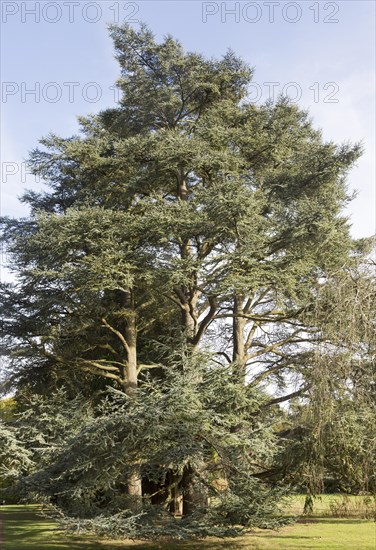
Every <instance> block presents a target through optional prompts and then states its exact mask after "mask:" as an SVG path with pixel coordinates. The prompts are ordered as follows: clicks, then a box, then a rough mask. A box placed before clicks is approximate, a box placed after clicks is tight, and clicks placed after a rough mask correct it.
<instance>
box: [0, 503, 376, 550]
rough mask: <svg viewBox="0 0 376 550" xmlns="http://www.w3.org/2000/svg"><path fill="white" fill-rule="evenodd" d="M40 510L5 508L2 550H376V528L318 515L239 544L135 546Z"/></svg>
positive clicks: (0, 529) (0, 537)
mask: <svg viewBox="0 0 376 550" xmlns="http://www.w3.org/2000/svg"><path fill="white" fill-rule="evenodd" d="M326 500H328V499H325V498H324V499H323V501H324V504H326ZM303 502H304V500H303V499H302V498H301V497H296V498H295V499H294V501H293V503H292V504H293V505H296V506H298V505H300V504H302V503H303ZM328 506H329V505H328ZM327 509H329V508H327ZM38 511H39V509H38V507H36V506H1V507H0V520H1V527H0V533H1V534H0V548H1V549H2V550H124V549H126V548H129V549H133V550H157V549H160V550H173V549H177V550H179V549H180V550H200V549H204V550H208V549H213V550H227V549H228V550H237V549H239V550H241V549H243V550H245V549H249V550H257V549H259V550H263V549H266V550H279V549H281V550H282V549H283V550H290V549H291V550H292V549H295V548H296V549H302V550H304V549H321V550H366V549H369V550H375V549H376V523H375V522H373V521H367V520H364V519H358V518H333V517H331V518H329V517H319V516H318V515H316V516H312V517H310V518H306V519H305V520H302V522H300V523H297V524H294V525H290V526H288V527H284V528H282V529H280V530H279V531H261V530H257V531H256V532H255V533H254V534H252V535H248V536H246V537H241V538H237V539H226V540H214V539H210V540H209V539H207V540H201V541H199V542H193V543H192V542H189V543H188V542H185V543H171V544H143V543H132V542H129V541H128V542H121V541H104V540H101V541H99V540H98V539H95V538H94V537H86V536H85V537H84V536H82V537H78V536H70V537H67V536H65V535H64V534H63V533H61V532H60V531H59V530H58V529H57V527H56V524H54V523H53V522H52V521H50V520H47V519H45V518H43V517H41V516H40V515H38ZM314 513H315V511H314ZM316 514H318V512H316Z"/></svg>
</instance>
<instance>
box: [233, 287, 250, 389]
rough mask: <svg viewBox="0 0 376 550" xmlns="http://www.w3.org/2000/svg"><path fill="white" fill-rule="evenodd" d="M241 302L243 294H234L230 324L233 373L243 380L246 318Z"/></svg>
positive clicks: (244, 373)
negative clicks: (231, 323) (231, 322)
mask: <svg viewBox="0 0 376 550" xmlns="http://www.w3.org/2000/svg"><path fill="white" fill-rule="evenodd" d="M243 302H244V296H242V295H240V294H236V295H235V296H234V306H233V315H234V317H233V325H232V336H233V354H232V360H233V363H234V365H235V369H236V370H235V373H234V374H237V375H238V376H239V377H240V378H241V379H243V381H244V382H245V376H246V362H247V353H246V349H245V334H244V330H245V324H246V319H245V318H244V317H242V316H241V315H243V313H244V311H243Z"/></svg>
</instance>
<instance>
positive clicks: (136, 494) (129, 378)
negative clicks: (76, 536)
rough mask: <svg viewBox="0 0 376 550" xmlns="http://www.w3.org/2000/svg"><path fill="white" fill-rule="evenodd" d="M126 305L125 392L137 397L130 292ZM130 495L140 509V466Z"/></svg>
mask: <svg viewBox="0 0 376 550" xmlns="http://www.w3.org/2000/svg"><path fill="white" fill-rule="evenodd" d="M125 305H126V307H127V308H129V309H128V315H127V320H126V324H125V328H124V337H125V340H126V342H127V360H126V363H125V369H124V370H125V372H124V374H125V377H124V378H125V380H124V391H125V393H126V394H127V395H129V396H130V397H133V396H134V395H135V392H136V391H137V385H138V372H137V325H136V314H135V311H134V304H133V296H132V292H131V291H129V292H127V293H126V296H125ZM127 486H128V494H129V496H130V497H133V498H132V499H131V506H132V508H134V509H139V508H140V506H141V505H142V502H141V499H142V478H141V468H140V466H139V465H138V464H135V465H134V466H133V469H132V472H131V474H130V475H129V477H128V480H127Z"/></svg>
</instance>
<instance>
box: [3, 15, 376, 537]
mask: <svg viewBox="0 0 376 550" xmlns="http://www.w3.org/2000/svg"><path fill="white" fill-rule="evenodd" d="M111 35H112V38H113V40H114V44H115V50H116V56H117V59H118V61H119V63H120V67H121V77H120V79H119V81H118V86H119V88H120V89H121V91H122V94H123V95H122V99H121V101H120V103H119V105H118V106H117V107H116V108H113V109H107V110H105V111H103V112H101V113H99V114H97V115H93V116H90V117H86V118H80V119H79V120H80V126H81V133H80V135H79V136H73V137H71V138H69V139H63V138H60V137H59V136H56V135H50V136H48V137H47V138H45V139H43V140H41V145H42V147H41V148H39V149H36V150H35V151H33V152H32V154H31V157H30V165H31V167H32V169H33V171H34V173H35V174H38V175H39V176H41V177H42V178H43V179H44V181H45V182H46V184H47V186H48V189H47V190H46V191H43V192H41V193H35V192H31V191H28V192H26V193H25V194H24V196H23V199H22V200H23V201H24V202H26V203H27V204H28V205H29V207H30V215H29V217H27V218H25V219H21V220H12V219H3V220H2V227H3V230H2V239H3V242H4V244H5V246H6V249H7V253H8V256H9V259H10V268H11V269H12V270H13V273H14V275H15V277H16V280H15V282H14V283H12V284H3V285H2V297H1V308H2V314H3V333H4V338H3V342H2V348H3V353H4V354H5V355H7V358H8V361H9V364H10V369H9V370H10V373H9V377H8V380H7V387H8V388H9V387H12V388H13V389H14V391H16V401H17V402H18V403H19V416H18V419H17V422H16V425H9V426H8V425H6V426H5V425H3V427H2V428H1V429H2V430H3V432H2V434H3V435H2V436H1V437H2V438H3V439H4V441H5V443H4V449H5V451H4V452H5V458H3V460H4V461H5V464H7V463H8V462H7V461H8V460H9V458H8V457H9V455H10V453H11V452H13V453H14V456H15V461H16V462H15V464H16V469H17V468H18V472H19V474H20V475H21V476H22V477H23V484H24V486H25V487H26V488H27V490H28V491H29V492H30V493H31V494H32V495H33V498H35V494H36V492H37V493H39V495H40V497H41V498H43V499H45V498H48V499H49V501H50V502H51V503H54V504H55V505H57V506H58V507H59V509H60V510H62V511H63V513H64V514H66V518H68V519H67V523H68V524H69V525H72V524H77V525H78V524H79V525H84V526H86V527H88V528H93V529H96V530H97V531H99V532H101V533H106V534H111V533H116V534H121V535H125V536H151V535H152V534H154V535H155V534H157V533H159V534H163V533H166V534H170V535H174V536H188V535H190V536H195V535H196V536H199V535H203V534H210V533H211V534H225V533H229V532H230V531H229V529H230V530H234V529H235V530H236V529H238V528H242V527H244V528H249V527H254V526H262V527H265V526H272V525H275V524H277V523H278V522H280V521H281V519H280V516H278V498H279V495H281V490H280V488H277V484H278V483H279V482H280V481H281V480H282V479H285V480H286V479H288V478H289V476H290V479H291V478H292V477H293V475H294V473H296V471H297V468H300V467H301V465H302V464H305V465H307V464H310V463H311V462H312V461H313V462H314V464H315V465H318V464H319V463H320V457H319V454H320V453H321V454H320V456H321V455H322V448H321V447H320V445H318V442H321V441H322V433H323V431H322V429H321V428H322V425H323V423H322V415H323V410H324V408H325V407H327V406H328V404H330V406H332V405H333V403H334V402H336V404H335V405H333V406H335V407H337V408H338V411H344V410H345V409H346V408H347V409H353V408H354V406H353V404H354V403H356V402H357V401H356V400H357V399H358V395H360V394H359V392H358V393H356V395H355V392H352V394H351V395H350V396H349V397H348V399H347V402H346V403H347V404H345V402H343V401H339V400H338V395H339V393H338V391H337V389H336V391H334V390H333V389H332V387H330V389H329V391H327V388H328V387H329V386H330V384H329V379H331V376H333V378H334V380H333V387H336V388H337V386H338V388H341V391H342V390H343V391H346V390H345V389H346V387H347V386H348V381H349V379H350V378H349V376H350V374H353V373H355V370H354V368H353V366H354V362H353V359H354V357H355V356H356V351H355V350H354V349H353V348H351V345H350V344H351V343H350V342H349V340H348V339H347V340H346V346H347V348H346V350H345V349H344V348H345V347H346V346H345V344H344V343H343V342H341V341H340V339H339V338H338V335H339V334H342V333H343V330H344V326H346V322H347V321H346V315H347V308H346V307H345V305H344V304H345V303H346V302H345V301H343V296H339V295H337V296H333V294H332V292H333V289H335V288H336V285H337V279H336V278H337V277H341V276H344V275H343V273H344V268H350V267H351V266H353V265H354V261H355V260H354V258H356V257H357V255H359V256H360V257H362V254H363V255H364V253H365V250H366V248H367V246H366V245H367V243H363V242H358V243H356V242H353V240H352V239H351V237H350V234H349V224H348V221H347V219H346V218H345V217H344V215H343V208H344V207H345V206H346V204H347V203H348V201H349V200H350V199H351V197H350V196H349V194H348V192H347V188H346V176H347V173H348V171H349V170H350V169H351V167H352V166H353V164H354V163H355V162H356V160H357V159H358V157H359V155H360V154H361V147H360V146H359V145H358V144H355V145H352V144H348V143H347V144H343V145H336V144H334V143H332V142H325V141H324V140H323V138H322V135H321V133H320V132H319V131H317V130H316V129H314V127H313V124H312V122H311V120H310V119H309V117H308V114H307V113H306V112H304V111H302V110H301V109H299V108H298V107H297V106H296V105H292V104H291V103H289V101H288V100H286V99H285V98H280V99H279V100H278V101H277V102H276V103H273V104H272V103H267V104H265V105H262V106H256V105H253V104H251V103H249V102H247V85H248V84H249V83H250V81H251V78H252V70H251V69H250V68H249V67H248V66H247V65H246V64H244V62H243V61H242V60H240V59H239V58H237V57H236V55H235V54H234V53H233V52H228V53H227V54H226V55H225V56H224V57H223V58H222V59H221V60H207V59H205V58H204V57H203V56H201V55H198V54H193V53H186V52H185V51H184V50H183V48H182V46H181V44H180V43H179V42H178V41H176V40H175V39H173V38H172V37H167V38H166V39H165V40H164V41H163V42H162V43H157V42H156V41H155V40H154V37H153V35H152V33H151V32H150V31H149V30H148V29H147V28H146V27H144V26H142V27H141V28H140V30H139V31H135V30H134V29H132V28H131V27H129V26H127V25H125V26H114V27H111ZM341 274H342V275H341ZM359 281H363V278H360V279H359ZM364 299H366V298H364ZM361 303H363V302H361ZM338 304H339V305H338ZM332 305H333V306H334V308H333V307H332ZM336 308H337V309H336ZM367 311H368V312H367V319H371V318H372V315H373V312H371V310H370V309H369V310H367ZM361 314H362V311H361V310H360V311H359V310H357V311H356V312H354V316H353V318H354V319H355V321H354V322H355V323H356V319H358V316H359V315H361ZM337 317H338V319H341V323H342V325H341V327H340V330H339V328H338V327H337V325H336V322H337V321H336V320H337ZM333 319H334V320H333ZM329 320H330V322H329ZM367 322H368V321H367ZM367 330H368V329H367ZM368 333H369V332H367V334H368ZM363 336H364V335H363ZM356 341H357V342H362V345H367V344H364V342H365V341H366V338H362V337H361V335H360V334H359V338H358V340H356ZM324 344H325V346H326V348H325V354H324V353H323V349H324V348H323V346H324ZM328 350H329V351H328ZM343 355H346V357H347V358H351V359H349V360H348V361H347V364H348V365H352V366H351V367H349V369H348V370H347V371H346V373H345V372H344V371H343V370H341V368H340V367H339V366H338V368H337V366H336V365H337V357H338V356H341V357H342V356H343ZM324 356H325V358H326V360H327V359H328V357H329V356H330V364H333V365H335V367H333V370H332V372H329V370H328V368H327V369H326V370H325V369H324V368H320V365H321V367H322V365H324V364H325V361H323V360H322V358H323V357H324ZM369 357H370V354H369V352H366V351H365V352H364V354H363V355H362V361H361V364H362V367H361V368H362V369H364V370H365V372H366V373H367V376H369V377H371V378H372V377H373V376H374V372H373V371H372V370H371V364H373V363H371V362H370V361H369ZM326 364H327V365H329V362H328V361H327V363H326ZM338 364H342V362H341V361H339V363H338ZM372 368H373V367H372ZM372 373H373V374H372ZM323 381H327V382H328V384H329V385H327V386H326V389H325V390H323V388H324V384H323ZM106 385H108V387H109V388H110V389H107V390H106V389H105V388H106ZM351 387H355V386H351ZM106 392H107V393H106ZM320 392H321V393H320ZM362 395H365V396H366V395H367V396H368V395H369V394H368V393H367V391H366V390H365V391H364V392H363V393H362ZM25 396H26V397H25ZM318 396H324V397H323V398H322V399H321V398H320V399H318ZM27 399H29V400H30V403H29V404H28V402H27ZM367 399H368V397H367ZM294 400H295V401H294ZM297 400H298V401H297ZM336 400H337V401H336ZM291 402H292V403H296V407H297V408H298V409H299V407H300V406H305V405H306V404H307V403H308V404H309V406H308V408H306V409H304V410H305V413H304V414H306V415H307V418H306V419H305V420H304V419H302V418H303V417H302V415H301V414H300V413H297V414H296V415H295V416H294V414H293V413H289V414H287V413H284V412H283V410H282V409H281V408H280V406H279V404H280V403H286V404H287V403H291ZM362 403H363V404H364V403H365V401H364V400H363V401H362ZM315 407H316V408H315ZM367 407H368V405H367ZM303 408H304V407H303ZM319 409H320V410H319ZM291 410H292V409H291ZM369 410H370V409H369V408H367V411H369ZM317 411H318V412H317ZM340 414H342V413H340ZM367 414H368V413H367ZM303 416H304V415H303ZM346 418H347V417H346ZM348 418H349V422H350V423H351V415H350V416H349V417H348ZM369 418H370V417H369ZM357 421H358V420H356V422H357ZM356 422H355V424H354V423H353V424H352V426H353V428H351V429H353V431H354V433H355V431H356V428H355V425H356ZM286 423H287V424H288V426H289V427H288V429H287V430H286V429H284V428H285V424H286ZM328 426H329V424H327V425H326V428H325V430H327V431H328V430H329V427H328ZM349 426H350V424H349ZM300 428H301V429H302V430H303V432H304V431H305V430H306V432H307V433H309V438H308V439H304V444H303V445H299V444H296V441H295V440H294V438H291V433H296V432H294V430H298V431H299V429H300ZM346 430H347V428H344V427H343V426H340V425H338V430H337V429H336V433H338V437H340V435H339V434H340V433H341V432H342V433H345V432H346ZM278 432H279V435H278ZM328 433H331V431H330V430H329V431H328ZM14 434H17V436H16V439H15V435H14ZM340 440H341V443H340V445H342V448H343V455H344V456H345V455H346V456H347V453H349V452H350V448H355V447H356V445H355V447H351V445H350V446H349V445H348V444H347V442H345V439H344V438H343V437H342V438H341V437H340ZM311 443H312V446H310V445H311ZM6 449H8V451H7V450H6ZM12 449H13V451H12ZM22 449H24V450H25V451H24V454H23V451H22ZM291 453H293V454H294V453H296V456H293V457H292V458H291ZM315 453H316V454H315ZM21 456H23V459H22V460H21ZM298 456H299V457H300V458H299V459H298V460H296V458H297V457H298ZM367 456H368V455H367ZM17 457H19V459H18V458H17ZM367 460H368V459H367ZM17 461H18V462H17ZM286 464H288V466H286ZM297 464H298V466H297ZM367 464H369V461H368V462H367ZM286 468H287V472H286ZM332 468H333V470H334V469H336V470H338V464H335V461H334V462H333V463H332ZM360 468H361V470H362V466H360ZM300 471H301V470H300ZM306 471H307V472H308V471H309V472H310V473H309V474H308V473H307V476H308V477H309V481H307V483H306V486H307V487H309V488H310V490H313V485H314V484H313V481H312V479H313V478H314V475H313V473H312V471H311V470H309V469H308V470H306ZM362 472H363V470H362ZM346 475H347V474H346ZM355 477H356V476H355ZM282 492H283V491H282ZM181 516H182V519H176V518H177V517H179V518H180V517H181ZM72 518H74V519H72ZM231 532H234V531H231Z"/></svg>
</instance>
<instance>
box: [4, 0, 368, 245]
mask: <svg viewBox="0 0 376 550" xmlns="http://www.w3.org/2000/svg"><path fill="white" fill-rule="evenodd" d="M1 7H2V14H1V15H2V23H1V27H2V28H1V31H2V33H1V35H2V36H1V45H2V54H1V63H2V74H1V77H2V78H1V79H2V100H1V111H2V125H1V137H2V144H1V153H2V183H1V185H2V189H1V196H2V212H3V214H9V215H15V216H18V215H23V214H24V213H25V207H23V206H22V205H20V204H19V203H18V200H17V196H19V195H20V194H21V192H22V189H23V188H25V187H34V188H38V187H40V186H41V183H38V182H35V181H34V180H33V178H32V177H31V176H27V175H25V174H24V173H23V170H22V167H21V166H20V164H21V163H22V160H23V159H24V158H26V157H27V155H28V151H30V150H31V149H32V148H33V147H35V146H36V144H37V141H38V139H39V138H40V137H42V136H44V135H46V134H47V133H48V132H50V131H53V132H55V133H57V134H59V135H62V136H65V137H67V136H69V135H71V134H74V133H77V130H78V126H77V122H76V116H77V115H82V114H87V113H91V112H92V113H94V112H97V111H98V110H99V109H102V108H105V107H107V106H111V105H113V104H114V100H115V92H114V90H113V89H112V90H111V87H112V86H113V84H114V82H115V80H116V79H117V77H118V75H119V70H118V66H117V63H116V61H115V60H114V58H113V48H112V42H111V40H110V38H109V37H108V33H107V29H106V24H107V23H109V22H114V20H115V21H117V20H118V19H123V18H127V19H128V20H129V19H138V20H140V21H144V22H146V23H148V24H149V26H150V27H151V29H152V30H153V31H154V32H155V34H156V36H157V38H162V37H163V36H164V35H165V34H168V33H170V34H173V35H174V36H175V37H177V38H179V39H180V40H181V42H182V43H183V44H184V46H185V47H186V49H187V50H190V51H193V50H194V51H198V52H201V53H204V54H206V55H208V56H215V57H219V56H221V55H222V54H223V53H225V51H226V50H227V49H228V48H232V49H233V50H235V51H236V53H238V54H239V55H241V56H242V57H243V58H244V59H246V60H247V61H248V62H249V63H250V64H251V65H252V66H254V67H255V76H254V82H255V85H254V86H253V88H252V89H251V93H252V94H253V96H252V97H254V98H255V101H260V102H261V101H264V100H266V99H268V97H269V96H270V92H271V90H272V88H273V87H274V91H275V93H276V94H278V93H281V92H282V91H283V90H284V91H285V92H287V93H288V94H289V95H290V96H291V97H294V96H296V95H297V94H298V95H299V96H301V97H300V99H299V103H300V105H302V106H304V107H308V108H309V109H310V113H311V115H312V117H313V119H314V121H315V123H316V125H317V126H318V127H321V128H322V129H323V132H324V136H325V137H326V138H327V139H333V140H335V141H338V142H340V141H348V140H350V141H358V140H363V142H364V146H365V148H366V153H365V155H364V156H363V158H362V159H361V160H360V161H359V163H358V167H357V168H356V169H354V170H353V172H352V174H351V176H350V178H349V183H350V186H351V188H352V189H358V191H359V195H358V197H357V199H356V200H355V201H354V202H353V203H352V205H351V207H350V209H349V214H351V216H352V223H353V228H352V232H353V234H354V236H356V237H359V236H367V235H370V234H372V233H373V232H374V231H375V183H374V182H375V161H374V150H375V100H374V97H375V54H374V51H375V49H374V48H375V31H374V28H375V3H374V2H373V0H372V1H352V0H348V1H337V2H324V1H322V2H314V1H310V0H307V1H300V2H286V1H280V2H277V1H275V2H201V1H197V0H195V1H187V2H186V1H153V2H151V1H138V2H122V1H115V0H108V1H97V2H86V1H84V0H80V1H78V0H76V1H74V0H69V1H64V0H61V1H59V2H52V1H51V2H50V1H48V0H44V1H43V2H32V1H28V2H21V1H20V2H18V1H6V0H2V2H1ZM273 8H274V21H273V20H272V17H271V11H272V9H273ZM231 10H232V11H233V12H234V11H235V13H230V11H231ZM33 11H34V13H32V12H33ZM38 18H39V21H38V20H37V21H36V19H38ZM205 20H206V22H205ZM134 24H135V25H137V23H134ZM267 82H273V83H275V84H273V85H271V84H269V85H268V84H266V83H267ZM51 83H53V84H51ZM68 83H69V84H68ZM73 83H74V84H73ZM89 83H95V85H92V84H91V85H89ZM38 87H39V90H38ZM31 89H34V90H36V92H35V93H34V94H30V93H29V94H28V93H27V90H31ZM56 94H58V95H60V96H61V97H60V99H58V98H57V99H58V100H57V101H56V102H53V100H54V99H55V97H56ZM96 94H98V95H100V97H98V101H97V102H94V101H93V100H94V98H95V96H96ZM11 172H14V174H13V175H12V174H11Z"/></svg>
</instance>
